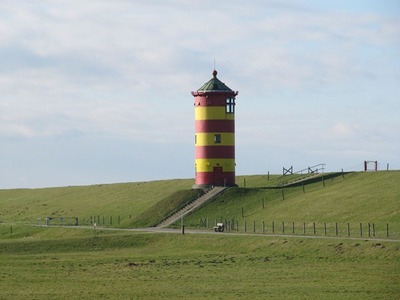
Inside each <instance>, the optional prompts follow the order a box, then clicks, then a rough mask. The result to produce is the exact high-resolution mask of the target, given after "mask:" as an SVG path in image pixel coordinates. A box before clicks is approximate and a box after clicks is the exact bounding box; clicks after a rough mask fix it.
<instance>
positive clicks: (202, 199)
mask: <svg viewBox="0 0 400 300" xmlns="http://www.w3.org/2000/svg"><path fill="white" fill-rule="evenodd" d="M226 189H227V188H226V187H223V186H216V187H213V188H212V189H211V190H209V191H208V192H207V193H205V194H204V195H202V196H201V197H199V198H197V199H196V200H194V201H192V202H190V203H189V204H187V205H186V206H185V207H183V208H182V209H180V210H178V211H177V212H176V213H174V214H173V215H171V216H169V217H168V218H166V219H165V220H163V221H161V222H160V223H158V224H157V225H156V227H157V228H163V227H167V226H169V225H171V224H172V223H174V222H176V221H177V220H179V219H180V218H182V217H184V216H185V215H187V214H188V213H190V212H192V211H194V210H195V209H197V208H199V207H200V206H202V205H203V204H204V203H206V202H208V201H210V200H211V199H213V198H214V197H216V196H218V195H220V194H221V193H223V192H224V191H225V190H226Z"/></svg>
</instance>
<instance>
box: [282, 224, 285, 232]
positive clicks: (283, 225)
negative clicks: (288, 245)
mask: <svg viewBox="0 0 400 300" xmlns="http://www.w3.org/2000/svg"><path fill="white" fill-rule="evenodd" d="M282 233H283V234H285V222H282Z"/></svg>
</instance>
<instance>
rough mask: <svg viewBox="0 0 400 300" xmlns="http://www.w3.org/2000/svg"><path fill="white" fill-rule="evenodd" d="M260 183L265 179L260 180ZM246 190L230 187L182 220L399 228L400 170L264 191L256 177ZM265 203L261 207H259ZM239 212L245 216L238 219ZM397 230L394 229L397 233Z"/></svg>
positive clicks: (195, 223) (247, 181)
mask: <svg viewBox="0 0 400 300" xmlns="http://www.w3.org/2000/svg"><path fill="white" fill-rule="evenodd" d="M263 180H264V183H265V182H266V181H265V176H264V178H263ZM246 183H247V186H251V187H250V188H243V187H239V188H232V189H229V190H228V191H227V192H225V193H224V194H223V195H221V196H220V197H217V198H216V199H215V200H214V201H213V202H211V203H208V204H207V205H206V206H204V207H203V208H201V209H200V210H198V211H196V212H195V213H194V214H192V215H191V216H188V217H186V218H185V224H186V225H187V226H189V227H190V226H198V224H199V219H200V218H209V219H210V220H215V219H221V218H222V219H227V220H231V219H235V220H239V221H241V222H243V221H244V220H247V221H248V222H253V221H256V222H257V223H258V224H260V223H261V222H262V221H268V222H270V221H276V222H282V221H284V222H286V223H287V224H291V223H292V222H297V223H303V222H317V223H319V224H322V223H324V222H328V223H332V222H341V223H342V224H344V223H347V222H351V223H359V222H366V223H368V222H371V223H372V222H377V223H380V224H385V223H386V222H388V223H392V224H393V226H397V225H400V171H382V172H368V173H365V172H357V173H348V174H345V176H344V178H343V177H342V176H341V175H339V176H336V177H332V178H330V179H326V180H324V181H322V178H318V179H317V180H316V182H314V183H311V184H306V185H305V186H304V190H303V186H302V185H301V184H299V185H298V186H296V187H287V188H284V189H283V195H284V199H283V196H282V189H265V188H263V187H262V184H263V182H262V181H260V179H259V178H257V177H250V178H249V179H247V180H246ZM263 200H264V208H263ZM242 211H243V215H242ZM398 231H399V230H398V229H397V232H398Z"/></svg>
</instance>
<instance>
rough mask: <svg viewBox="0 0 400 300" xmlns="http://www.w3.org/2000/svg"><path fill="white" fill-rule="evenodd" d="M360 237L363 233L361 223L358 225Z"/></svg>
mask: <svg viewBox="0 0 400 300" xmlns="http://www.w3.org/2000/svg"><path fill="white" fill-rule="evenodd" d="M360 236H361V237H362V236H363V232H362V223H360Z"/></svg>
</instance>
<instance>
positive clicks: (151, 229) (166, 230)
mask: <svg viewBox="0 0 400 300" xmlns="http://www.w3.org/2000/svg"><path fill="white" fill-rule="evenodd" d="M35 226H39V227H47V228H52V227H63V228H71V229H73V228H80V229H92V230H93V229H94V228H95V229H94V230H110V231H128V232H129V231H130V232H148V233H168V234H182V230H181V229H173V228H159V227H148V228H111V227H101V226H96V227H94V226H58V225H50V226H46V225H35ZM185 234H207V235H209V234H212V235H223V236H248V237H251V236H258V237H284V238H301V239H331V240H356V241H376V242H395V243H400V239H388V238H376V237H375V238H374V237H347V236H321V235H294V234H293V235H292V234H269V233H244V232H236V231H230V232H214V231H212V230H199V229H186V228H185Z"/></svg>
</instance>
